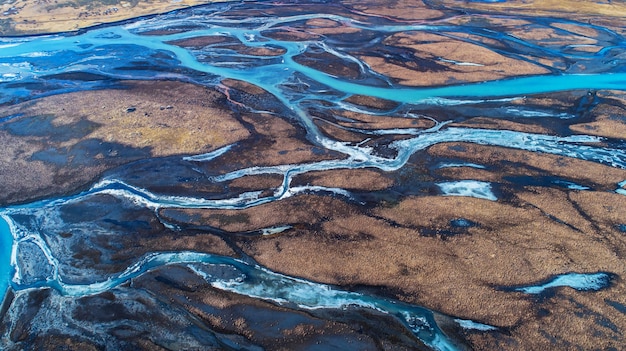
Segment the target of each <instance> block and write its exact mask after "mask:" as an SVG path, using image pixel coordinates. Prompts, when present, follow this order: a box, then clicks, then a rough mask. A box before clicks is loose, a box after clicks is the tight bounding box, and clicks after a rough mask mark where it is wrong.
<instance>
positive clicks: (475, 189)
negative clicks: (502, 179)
mask: <svg viewBox="0 0 626 351" xmlns="http://www.w3.org/2000/svg"><path fill="white" fill-rule="evenodd" d="M437 186H439V189H440V190H441V192H442V193H443V195H446V196H467V197H475V198H478V199H485V200H491V201H497V200H498V198H497V197H496V196H495V195H494V194H493V191H492V190H491V183H487V182H480V181H477V180H460V181H455V182H445V183H437Z"/></svg>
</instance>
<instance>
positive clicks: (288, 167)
mask: <svg viewBox="0 0 626 351" xmlns="http://www.w3.org/2000/svg"><path fill="white" fill-rule="evenodd" d="M242 6H243V5H242ZM359 18H360V19H359V20H355V19H352V18H349V17H346V16H339V15H334V14H327V13H309V14H304V15H294V16H282V17H281V16H269V15H268V16H260V17H245V18H239V17H228V16H223V15H221V12H220V11H215V7H210V6H208V7H200V8H197V9H193V10H189V11H179V12H175V13H171V14H165V15H162V16H156V17H153V18H150V19H138V20H134V21H129V22H127V23H124V24H120V25H113V26H106V27H99V28H95V29H90V30H85V31H82V32H80V33H72V34H57V35H47V36H36V37H24V38H0V104H10V103H16V102H21V101H28V100H30V99H35V98H38V97H42V96H47V95H51V94H61V93H66V92H71V91H81V90H90V89H101V88H106V87H108V86H109V84H112V83H111V81H115V80H118V79H134V80H159V79H169V80H181V81H185V82H192V83H196V84H201V85H205V86H209V87H213V88H215V87H220V88H222V89H223V86H222V85H220V84H221V82H222V81H223V80H224V79H238V80H242V81H246V82H249V83H251V84H254V85H256V86H259V87H261V88H263V89H264V90H265V91H267V92H268V93H270V94H271V95H273V97H274V98H275V99H276V101H277V102H278V104H279V105H281V107H282V108H283V109H282V110H281V111H284V112H281V113H284V114H285V115H284V116H282V117H285V118H288V119H289V120H292V121H293V122H294V123H297V124H298V125H299V126H301V127H302V128H303V129H304V131H305V132H306V137H307V139H308V141H309V142H311V143H312V144H314V145H315V146H316V147H318V148H320V149H326V150H329V151H334V152H336V153H339V154H341V155H342V157H338V158H337V159H333V160H325V161H320V162H310V163H303V164H282V165H276V166H268V167H258V166H254V167H250V168H243V169H236V170H234V171H231V172H228V173H225V174H222V175H219V176H213V177H212V178H210V180H211V181H213V182H216V183H219V182H226V181H230V180H234V179H238V178H242V177H246V176H249V175H259V174H278V175H281V176H282V177H283V181H282V184H281V185H280V186H278V187H277V188H275V189H268V190H272V191H269V192H262V191H254V192H245V193H241V194H237V195H234V196H232V197H225V198H218V199H206V198H202V197H194V196H177V195H166V194H159V193H155V192H153V191H149V190H147V189H145V188H144V187H142V186H141V184H134V183H133V182H132V181H130V180H128V179H117V178H115V177H113V176H109V177H106V178H104V179H100V180H98V181H97V182H95V184H93V185H92V186H91V188H90V189H89V190H86V191H84V192H82V193H79V194H73V195H68V196H65V197H61V198H54V199H44V200H40V201H36V202H33V203H28V204H23V205H17V206H12V207H9V208H5V209H3V210H1V213H3V214H4V215H6V216H7V218H11V217H13V216H23V217H32V218H34V219H33V220H32V223H42V224H41V226H35V225H32V224H30V225H29V224H24V223H22V224H19V223H14V225H15V230H16V232H15V233H11V232H10V229H9V226H8V224H7V223H6V221H5V220H4V219H3V218H2V217H0V294H2V296H3V294H4V292H5V291H6V289H7V286H8V282H9V281H10V279H11V278H12V277H13V280H14V283H13V286H14V287H15V289H17V290H20V289H26V288H37V287H52V288H55V289H57V290H58V291H60V292H61V293H63V294H66V295H70V296H83V295H90V294H95V293H99V292H103V291H106V290H108V289H112V288H114V287H117V286H119V285H120V284H123V283H125V282H127V281H128V280H130V279H132V278H133V277H137V276H139V275H141V274H143V273H145V272H147V271H150V270H152V269H154V268H157V267H160V266H163V265H170V264H181V265H185V266H187V267H191V268H192V269H194V270H195V271H196V272H197V274H198V275H201V276H203V274H205V273H203V272H205V270H206V269H209V268H210V267H212V266H215V265H225V266H228V267H231V268H232V269H233V271H234V272H236V276H237V279H232V277H222V278H215V277H214V276H209V275H206V274H205V275H204V276H205V278H206V279H207V281H209V282H210V283H211V284H212V285H213V286H214V287H216V288H219V289H223V290H226V291H230V292H234V293H237V294H241V295H246V296H251V297H254V298H259V299H264V300H267V301H272V302H274V303H277V304H281V305H285V306H288V307H290V308H291V307H292V308H297V309H305V310H306V309H317V308H328V309H343V308H346V307H348V306H359V307H363V308H371V309H374V310H377V311H381V312H384V313H388V314H390V315H393V316H395V317H397V318H398V319H399V320H401V321H402V323H404V325H405V326H406V327H407V328H408V329H410V330H411V331H412V332H413V333H414V334H415V335H416V336H417V337H418V338H420V340H422V341H423V342H424V343H425V344H427V345H429V346H431V347H432V348H434V349H439V350H452V349H454V346H453V345H452V343H451V342H450V341H449V340H448V339H447V337H446V336H445V334H443V333H441V330H440V329H439V327H438V326H437V324H436V322H435V320H434V319H433V313H432V312H431V311H429V310H427V309H424V308H421V307H418V306H411V305H408V304H403V303H400V302H398V301H392V300H387V299H381V298H377V297H374V296H367V295H363V294H357V293H353V292H349V291H344V290H341V289H338V288H336V287H332V286H328V285H324V284H318V283H315V282H311V281H306V280H301V279H297V278H293V277H288V276H284V275H281V274H278V273H275V272H271V271H269V270H267V269H265V268H262V267H259V266H257V265H254V264H252V263H249V262H244V261H240V260H236V259H233V258H228V257H222V256H216V255H209V254H205V253H200V252H188V251H184V252H168V253H156V252H155V253H153V254H149V255H147V256H144V257H138V258H136V260H135V261H134V262H133V263H132V264H131V265H129V267H128V268H127V269H126V270H123V271H121V272H118V273H115V274H109V275H108V276H102V275H98V274H97V273H98V272H95V269H93V270H92V267H85V268H84V272H75V271H72V270H71V269H69V268H68V267H67V266H68V264H67V263H66V262H65V261H64V260H65V259H66V257H64V256H63V254H67V248H60V247H57V246H55V245H56V242H55V240H54V235H55V234H54V233H61V232H63V230H64V229H65V226H68V225H69V224H68V223H65V222H64V220H63V218H62V216H61V215H60V214H59V213H60V212H61V211H62V209H63V208H65V207H67V206H71V205H72V204H77V203H81V202H82V201H92V200H93V199H96V198H102V197H107V196H108V197H112V198H115V199H117V200H120V201H126V202H128V203H132V204H134V206H137V207H140V208H143V209H149V210H150V211H153V213H154V214H155V217H157V218H159V220H160V217H159V216H158V212H157V211H158V210H159V209H167V208H216V209H242V208H248V207H252V206H258V205H261V204H266V203H269V202H272V201H280V200H283V199H286V198H288V197H291V196H295V195H297V194H300V193H310V192H319V193H325V194H327V193H330V194H333V195H336V196H341V197H344V198H347V199H352V200H353V197H352V194H351V192H350V191H348V190H346V189H341V188H330V187H321V186H308V185H299V186H294V185H292V184H291V183H292V179H294V177H295V176H296V175H299V174H303V173H308V172H314V171H322V170H331V169H357V168H377V169H380V170H383V171H397V170H399V169H401V168H402V167H403V166H404V165H405V164H406V163H407V162H408V160H409V158H410V157H411V156H412V155H414V154H416V153H418V152H420V151H423V150H425V149H427V148H429V147H431V146H433V145H436V144H439V143H446V142H465V143H474V144H480V145H492V146H499V147H506V148H511V149H517V150H525V151H529V152H537V153H549V154H554V155H559V156H563V157H571V158H577V159H582V160H588V161H592V162H597V163H601V164H605V165H608V166H610V167H615V168H620V169H626V152H625V151H624V150H623V149H621V148H620V147H616V146H615V143H613V144H611V143H607V140H605V139H603V138H599V137H594V136H589V135H584V134H580V135H569V134H566V135H555V134H549V135H548V134H545V135H544V134H538V133H523V132H517V131H511V130H493V129H482V128H468V127H453V126H449V124H450V123H451V122H454V120H452V119H450V120H443V121H442V120H436V119H435V118H432V117H429V116H424V115H422V114H421V111H428V110H429V109H437V108H447V109H449V111H459V108H462V111H464V112H466V113H469V111H473V112H472V113H474V114H475V115H476V116H484V115H485V114H494V115H495V116H492V117H493V118H513V119H516V118H523V119H528V118H544V119H554V120H563V119H567V120H569V119H572V118H577V117H578V116H577V115H576V113H575V112H571V111H566V112H564V111H561V110H557V109H554V110H552V109H551V107H550V106H548V107H540V108H537V107H535V108H534V107H532V106H522V105H521V104H520V103H519V102H520V101H523V99H524V98H525V97H526V96H527V95H529V94H538V93H548V92H557V91H569V90H576V89H581V90H595V89H615V90H624V89H626V69H625V68H624V67H626V61H624V60H625V59H622V58H621V57H626V56H624V55H622V56H620V55H616V54H615V52H620V50H621V51H624V49H625V48H626V45H625V41H624V39H623V38H622V37H621V35H619V34H618V33H614V32H612V31H610V30H608V29H605V28H602V27H599V26H595V25H592V24H587V23H576V22H569V21H566V20H556V19H552V20H549V19H535V20H536V23H535V25H537V26H550V25H551V24H552V23H554V22H562V23H569V24H576V25H580V26H583V27H589V28H592V29H595V30H597V31H598V32H599V33H602V38H603V39H602V40H603V45H604V49H603V50H599V51H598V52H595V53H584V52H578V53H572V52H571V50H569V49H568V48H559V47H555V46H554V45H549V44H542V43H538V42H533V41H530V40H529V41H524V40H522V39H519V38H517V37H515V36H513V35H509V34H507V33H504V32H498V31H494V30H490V29H488V28H482V27H480V26H476V25H472V24H471V23H467V24H449V23H446V21H440V22H438V24H433V25H424V24H412V23H408V24H401V23H400V24H399V23H397V22H385V21H384V19H381V18H371V19H369V20H370V22H367V19H365V18H363V17H359ZM310 19H328V20H333V21H336V22H337V23H342V24H343V25H346V26H351V27H354V28H358V29H360V30H362V31H364V32H366V33H367V34H368V35H370V36H371V37H372V38H374V39H372V41H371V42H363V43H355V42H353V41H350V40H346V41H343V42H342V41H341V38H333V39H332V40H330V39H325V38H321V39H318V38H315V39H311V40H300V41H289V40H287V39H285V40H279V39H275V38H273V37H272V36H271V32H272V31H273V30H277V29H279V28H284V27H286V28H290V27H291V26H294V25H295V23H298V22H299V21H306V20H310ZM528 20H530V19H528ZM180 28H187V29H186V30H184V31H182V32H177V29H180ZM151 30H160V31H167V30H172V31H173V32H175V34H168V35H144V34H143V33H145V32H149V31H151ZM418 31H423V32H427V33H445V34H446V35H454V34H455V33H457V34H471V35H473V36H475V37H480V38H483V39H485V41H484V42H481V43H480V45H482V46H483V47H485V48H488V49H490V50H493V51H494V52H498V53H500V54H503V55H506V56H509V57H512V58H517V59H522V60H524V61H526V62H530V63H534V64H537V65H540V66H542V67H544V66H545V67H544V68H546V69H548V71H549V72H550V73H548V74H543V75H537V76H526V77H518V78H510V79H502V80H495V81H486V82H479V83H467V84H453V85H448V86H437V87H426V88H416V87H408V86H403V85H401V84H399V83H397V82H394V81H393V80H392V79H390V78H389V77H385V76H384V75H382V74H380V73H378V72H375V71H373V70H372V69H371V68H370V67H369V66H368V65H367V64H365V62H363V61H362V60H361V59H360V58H359V55H360V53H361V52H362V51H366V50H371V48H370V47H369V46H368V45H374V44H372V43H376V40H378V39H381V40H382V38H383V35H390V34H394V33H406V32H418ZM205 36H206V37H229V38H232V39H236V40H238V42H240V43H241V44H242V45H245V46H247V47H250V48H262V47H269V48H272V49H276V48H279V49H282V50H283V51H284V53H283V54H281V55H277V56H268V57H263V56H255V55H249V54H241V53H238V52H236V51H234V50H225V49H223V48H222V49H220V50H217V49H215V48H213V47H212V46H211V45H207V46H205V47H202V48H189V49H188V48H183V47H180V46H176V45H174V44H173V42H174V41H177V40H182V39H190V38H197V37H205ZM473 40H474V39H467V41H468V42H472V41H473ZM490 40H493V41H496V42H499V43H504V44H506V45H504V46H508V47H509V48H510V51H505V50H503V49H502V48H501V47H500V46H494V47H489V46H488V44H487V43H489V42H490ZM473 43H477V42H473ZM310 50H314V51H319V52H324V53H325V54H328V55H331V56H333V57H335V58H336V59H337V60H339V61H343V62H347V63H350V64H353V65H355V66H356V67H358V75H357V76H356V77H352V78H348V77H339V76H334V75H332V74H330V73H325V72H322V71H320V70H317V69H315V68H312V67H308V66H305V65H303V64H299V63H297V62H296V58H297V57H298V56H300V55H305V54H306V53H307V52H309V51H310ZM544 60H553V61H554V62H556V63H561V62H577V63H580V64H581V65H580V66H581V67H588V68H589V69H588V70H586V71H585V70H582V71H580V70H579V71H575V70H572V69H565V68H558V67H560V65H559V64H554V65H546V64H544V63H543V62H544ZM608 60H611V61H610V62H611V64H606V63H607V62H608ZM458 64H471V63H458ZM68 73H86V74H91V75H96V76H101V77H104V78H106V79H104V78H103V79H102V80H98V79H95V80H93V81H79V82H77V81H74V80H72V79H71V78H68V76H67V75H64V74H68ZM354 95H365V96H370V97H376V98H383V99H387V100H390V101H394V102H397V103H398V107H394V108H391V109H390V110H385V111H381V110H378V109H373V108H372V109H369V108H367V107H363V106H355V105H354V104H351V103H349V102H348V101H346V99H348V98H350V97H351V96H354ZM241 105H242V106H243V107H242V108H244V109H245V110H247V111H250V112H257V111H256V110H255V108H256V107H255V106H252V105H250V106H248V105H245V104H243V103H242V104H241ZM485 106H486V107H485ZM311 107H315V108H317V109H319V110H320V111H322V112H325V113H328V114H330V115H332V114H333V110H334V109H337V110H347V111H351V112H355V113H367V114H370V115H372V116H383V117H403V118H415V119H428V120H429V121H430V122H432V125H433V126H432V127H430V128H421V129H420V128H394V129H360V128H349V127H345V126H342V125H340V124H335V127H337V128H340V129H344V130H347V131H350V132H357V133H360V134H362V135H365V136H366V137H368V138H369V137H372V138H374V137H377V136H386V135H391V136H394V135H399V136H403V137H402V138H398V139H392V140H391V141H389V142H388V144H387V145H386V146H387V149H388V150H391V151H393V152H390V153H388V154H382V153H377V152H376V150H375V149H374V148H373V147H371V146H368V145H367V141H368V140H369V139H364V140H363V141H361V142H353V143H350V142H344V141H341V140H336V139H333V137H332V136H329V135H327V134H325V133H323V132H322V131H321V130H320V128H319V127H318V125H316V124H315V123H314V122H313V120H314V119H313V117H312V116H311V114H310V109H311ZM493 111H497V113H494V112H493ZM272 113H273V112H272ZM19 117H20V116H19V115H15V114H13V115H10V116H0V123H8V122H10V121H11V120H14V119H16V118H19ZM338 119H339V118H338ZM329 123H330V122H329ZM233 146H234V145H228V146H225V147H223V148H221V149H218V150H214V151H212V152H209V153H204V154H200V155H185V156H181V157H180V161H181V162H185V164H186V165H189V164H191V165H205V164H210V163H211V162H214V161H216V160H217V161H219V159H220V157H224V156H225V155H228V153H229V152H232V151H233V150H234V149H236V148H235V147H233ZM460 166H463V167H474V168H481V169H482V168H485V166H483V165H478V164H473V163H465V162H458V163H457V162H452V163H445V164H441V165H440V167H460ZM563 182H564V183H563V185H564V186H567V187H569V188H570V189H577V190H585V189H588V188H587V187H583V186H579V185H577V184H575V183H571V182H566V181H563ZM433 185H434V186H436V187H438V189H439V193H440V195H442V196H469V197H475V198H478V199H481V200H484V201H498V193H497V191H496V190H497V189H498V188H494V187H493V186H492V184H491V183H487V182H482V181H477V180H472V179H467V180H460V181H453V182H437V183H434V184H433ZM494 189H495V190H494ZM616 192H618V193H625V194H626V192H624V191H623V189H618V190H616ZM268 194H269V195H268ZM458 221H459V223H460V224H459V226H462V227H464V226H469V225H470V224H471V223H470V222H468V224H465V223H462V222H461V221H462V220H460V219H459V220H458ZM163 225H165V226H166V227H168V226H172V225H171V224H169V223H165V222H163ZM90 226H93V227H90ZM85 227H86V228H87V230H104V229H103V228H99V227H97V225H96V224H92V223H83V224H81V225H79V226H77V228H78V229H79V230H86V229H85ZM285 228H289V227H277V228H264V229H261V230H260V231H261V232H263V233H268V234H272V233H276V231H277V230H278V231H281V230H287V229H285ZM14 236H15V238H16V241H15V243H14V239H13V238H14ZM12 245H15V246H16V250H15V251H16V256H17V258H18V259H19V260H18V259H16V262H15V265H16V266H12V264H11V254H12V251H11V250H12ZM20 260H21V261H20ZM28 260H32V262H30V261H29V262H25V261H28ZM20 262H21V263H20ZM26 263H29V264H26ZM31 266H33V267H35V268H36V269H31V268H32V267H31ZM207 267H209V268H207ZM92 273H93V274H92ZM603 279H604V278H602V277H600V276H593V275H590V276H589V275H584V276H583V275H566V276H563V277H557V278H555V279H554V280H551V281H549V282H547V283H545V284H541V285H538V286H532V287H523V288H519V289H521V290H519V291H523V292H526V293H531V294H532V293H537V292H541V291H543V290H545V289H549V288H553V287H558V286H570V287H573V288H575V289H580V290H585V289H587V290H588V289H596V288H597V289H601V288H603V287H605V286H604V285H601V284H600V285H597V284H596V283H598V282H601V281H604V280H603ZM593 284H596V285H593ZM457 322H458V323H459V325H460V326H462V327H465V328H470V329H476V330H483V331H487V330H493V329H494V328H493V327H491V326H487V325H483V324H480V323H475V322H472V321H468V320H461V319H458V320H457Z"/></svg>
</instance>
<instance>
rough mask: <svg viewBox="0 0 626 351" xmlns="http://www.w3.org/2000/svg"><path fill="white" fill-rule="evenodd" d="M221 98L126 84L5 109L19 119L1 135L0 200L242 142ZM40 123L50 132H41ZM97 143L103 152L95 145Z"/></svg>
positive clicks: (185, 87)
mask: <svg viewBox="0 0 626 351" xmlns="http://www.w3.org/2000/svg"><path fill="white" fill-rule="evenodd" d="M224 101H225V100H224V98H223V96H222V95H221V94H219V93H218V92H216V91H213V90H209V89H206V88H203V87H198V86H195V85H191V84H185V83H177V82H127V83H125V85H124V86H123V89H106V90H96V91H87V92H80V93H70V94H62V95H53V96H49V97H45V98H40V99H37V100H34V101H31V102H26V103H22V104H18V105H14V106H10V107H7V108H3V109H2V114H1V115H2V116H8V115H13V114H22V115H23V116H22V118H20V119H16V120H12V121H11V122H8V123H5V124H4V125H3V128H2V129H1V130H0V140H2V145H5V147H4V150H3V153H2V157H3V162H1V163H0V175H1V177H2V179H3V182H2V184H1V185H0V186H1V188H2V192H1V193H2V195H1V196H0V199H2V200H1V201H3V202H4V201H8V200H9V199H10V201H13V202H15V201H24V200H27V199H29V198H32V196H35V194H38V195H37V196H45V195H50V194H58V193H63V192H65V191H69V190H74V189H76V188H79V187H81V186H84V185H85V184H88V183H89V182H90V181H92V180H93V179H94V178H95V177H97V176H98V175H100V174H101V173H102V172H104V171H105V170H107V169H110V168H113V167H115V166H118V165H120V164H123V163H127V162H130V161H133V160H136V159H139V158H144V157H162V156H171V155H189V154H201V153H205V152H209V151H211V150H214V149H217V148H219V147H222V146H225V145H228V144H232V143H234V142H237V141H239V140H243V139H246V138H248V137H249V135H250V134H249V132H248V131H247V130H246V129H245V128H244V127H243V126H242V125H241V124H240V123H239V122H237V121H236V120H235V119H233V118H232V116H231V112H230V111H228V110H225V109H223V107H222V106H223V103H224ZM129 109H130V110H129ZM133 109H134V110H133ZM131 111H132V112H131ZM17 123H22V124H24V123H26V124H25V125H22V124H20V126H19V127H17ZM45 123H49V127H47V128H45V127H41V126H42V125H46V124H45ZM14 126H16V127H14ZM36 126H39V127H36ZM34 127H36V128H34ZM42 128H43V130H40V129H42ZM14 129H15V130H14ZM36 130H37V131H36ZM16 133H18V134H16ZM19 133H25V135H22V134H19ZM103 143H105V144H107V145H109V146H108V149H107V148H104V146H98V147H96V146H97V145H102V144H103ZM38 155H47V156H43V158H42V157H39V156H38ZM46 159H53V160H57V161H54V162H52V161H48V160H46ZM43 160H46V161H45V162H44V161H43ZM55 162H56V163H55ZM68 166H69V167H68Z"/></svg>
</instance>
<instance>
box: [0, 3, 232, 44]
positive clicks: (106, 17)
mask: <svg viewBox="0 0 626 351" xmlns="http://www.w3.org/2000/svg"><path fill="white" fill-rule="evenodd" d="M220 1H223V0H176V1H174V0H147V1H146V0H129V1H125V0H16V1H15V2H13V3H5V4H3V5H2V6H1V7H0V10H1V11H2V12H6V13H7V15H5V17H4V19H3V20H0V35H24V34H42V33H55V32H67V31H75V30H78V29H81V28H85V27H90V26H94V25H97V24H102V23H111V22H117V21H122V20H126V19H129V18H134V17H140V16H146V15H152V14H157V13H164V12H168V11H173V10H177V9H181V8H185V7H189V6H195V5H201V4H207V3H211V2H220Z"/></svg>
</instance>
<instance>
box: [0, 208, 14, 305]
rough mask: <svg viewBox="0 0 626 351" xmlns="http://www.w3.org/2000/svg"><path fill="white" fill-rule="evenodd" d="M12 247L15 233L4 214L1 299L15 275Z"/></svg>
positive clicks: (0, 223) (0, 232)
mask: <svg viewBox="0 0 626 351" xmlns="http://www.w3.org/2000/svg"><path fill="white" fill-rule="evenodd" d="M12 248H13V235H12V234H11V228H10V227H9V224H8V223H7V222H6V220H5V219H4V218H3V216H0V297H1V298H0V300H2V299H4V296H5V293H6V291H7V289H8V287H9V282H10V280H11V276H12V275H13V267H12V266H11V250H12Z"/></svg>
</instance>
